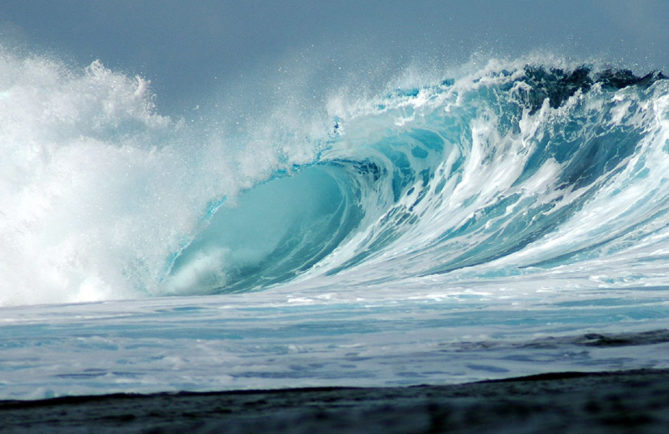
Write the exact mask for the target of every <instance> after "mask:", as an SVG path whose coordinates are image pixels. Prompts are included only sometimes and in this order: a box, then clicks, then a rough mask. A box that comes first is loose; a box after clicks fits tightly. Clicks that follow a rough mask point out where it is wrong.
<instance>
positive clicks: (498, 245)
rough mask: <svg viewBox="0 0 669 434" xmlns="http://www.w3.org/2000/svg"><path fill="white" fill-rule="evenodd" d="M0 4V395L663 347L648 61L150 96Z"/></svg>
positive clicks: (324, 379)
mask: <svg viewBox="0 0 669 434" xmlns="http://www.w3.org/2000/svg"><path fill="white" fill-rule="evenodd" d="M310 13H311V12H310ZM313 13H315V12H313ZM286 16H287V15H286ZM6 28H7V27H6V26H5V27H3V23H2V22H0V43H2V44H1V45H0V157H1V158H0V174H1V175H0V240H1V243H0V399H3V400H6V399H19V400H28V399H42V398H51V397H58V396H72V395H98V394H108V393H116V392H126V393H130V392H137V393H152V392H165V391H213V390H217V391H218V390H247V389H278V388H292V387H312V386H319V387H320V386H327V387H330V386H370V387H379V386H409V385H419V384H454V383H464V382H470V381H478V380H486V379H501V378H510V377H515V376H522V375H532V374H541V373H549V372H563V371H591V372H595V371H611V370H626V369H639V368H657V369H667V368H669V330H667V327H668V324H669V280H668V279H667V270H669V182H668V181H669V79H667V77H666V76H665V75H663V74H662V73H661V72H660V71H659V70H656V69H652V68H649V69H643V68H639V66H638V65H636V64H634V65H633V64H630V65H627V64H626V63H625V62H624V61H621V62H617V63H615V64H614V65H612V64H611V63H607V62H605V61H603V60H596V59H595V60H593V58H591V57H588V56H582V57H579V56H560V55H558V54H555V52H549V51H548V50H543V49H542V48H541V47H539V49H537V50H534V52H533V53H532V54H529V55H515V56H496V55H495V53H494V50H492V51H493V53H492V54H489V53H485V54H479V55H478V56H476V57H475V58H473V59H470V60H469V61H463V62H461V63H459V64H452V65H451V66H452V67H450V68H444V69H439V68H437V67H435V65H434V64H428V63H425V64H421V63H420V62H415V61H413V62H412V63H411V65H410V67H407V68H405V69H406V70H405V71H404V73H402V74H399V76H394V77H389V76H383V77H382V75H378V74H377V75H374V74H371V73H370V75H369V77H368V78H367V79H365V78H364V77H365V73H362V72H360V71H358V72H357V73H355V74H353V73H352V74H351V75H348V76H345V77H344V79H342V81H341V82H340V83H335V84H333V82H329V83H328V84H327V86H326V85H325V84H323V85H322V87H319V86H320V85H319V83H320V82H319V81H318V77H319V75H318V74H320V72H318V71H316V73H314V74H315V75H312V76H309V77H310V78H309V79H305V78H304V76H303V75H300V74H299V73H295V75H291V74H293V72H294V71H293V72H291V70H290V68H288V72H285V71H284V70H282V69H281V68H284V67H285V66H281V67H279V68H278V71H279V72H278V73H277V74H278V75H281V76H282V77H283V78H282V79H281V80H279V81H276V82H274V81H272V80H273V79H270V78H267V80H266V81H265V82H264V83H259V84H258V85H257V86H256V85H255V84H254V82H253V80H257V79H258V77H259V76H258V75H257V74H256V75H253V74H249V75H248V76H244V75H241V76H240V77H241V78H239V77H237V78H236V79H235V80H230V81H229V82H227V83H226V87H224V88H225V89H227V90H230V89H232V91H231V92H230V93H228V94H225V92H221V89H220V88H219V89H217V90H215V91H214V90H211V92H210V93H211V95H210V96H211V98H209V99H208V102H207V103H206V104H205V103H203V104H202V106H200V105H193V106H192V107H191V106H189V108H188V110H187V111H179V110H163V109H162V108H161V105H160V101H161V94H160V92H159V90H160V89H161V84H160V83H161V82H160V79H159V80H158V85H157V86H154V84H152V82H151V78H152V77H151V76H148V77H146V76H144V75H142V74H135V73H134V72H133V71H130V70H128V69H125V68H121V67H115V66H108V65H107V64H106V60H105V58H104V57H102V58H100V59H98V60H93V61H87V62H86V63H85V64H81V62H79V61H78V60H76V59H75V60H74V61H73V60H72V59H68V57H67V56H60V55H58V54H57V53H56V54H54V53H53V52H48V50H46V51H40V50H36V49H33V48H28V49H25V48H20V47H19V48H16V47H13V46H12V45H11V44H8V43H6V42H5V40H3V39H2V38H4V37H5V36H6V35H5V34H4V33H3V29H6ZM5 39H6V38H5ZM80 39H81V38H80ZM82 40H83V39H82ZM172 43H173V44H174V42H172ZM245 43H246V42H245ZM250 43H251V42H248V44H250ZM375 43H376V42H375ZM147 44H154V47H155V48H156V49H158V48H160V45H159V44H158V43H157V42H155V41H153V42H150V43H149V42H147ZM169 44H170V43H166V46H168V47H169V46H170V45H169ZM379 46H380V45H379ZM86 49H88V48H86ZM81 50H82V51H83V49H81ZM131 50H132V49H131V48H128V52H131ZM557 51H558V52H559V50H557ZM94 54H95V53H94ZM175 55H177V54H175ZM179 55H180V56H184V55H185V54H184V53H183V50H182V52H181V54H179ZM335 55H338V54H332V56H335ZM164 57H168V56H167V55H165V56H164ZM298 57H299V56H298ZM349 57H350V58H354V57H355V56H354V55H353V54H350V55H349ZM147 58H148V57H147ZM258 58H259V59H264V58H261V56H260V55H258ZM291 59H292V58H291ZM147 62H148V60H147ZM112 63H113V62H112ZM332 65H335V66H332ZM332 65H330V66H328V68H330V69H328V71H329V72H328V74H331V75H332V74H333V73H332V71H339V70H341V69H342V68H341V67H339V68H337V67H336V62H334V61H333V63H332ZM346 65H347V67H348V68H349V69H350V68H351V63H348V64H346ZM196 66H197V67H198V68H199V69H203V67H201V65H196ZM191 67H192V65H191ZM192 68H193V69H194V70H195V69H198V68H196V67H192ZM240 68H241V67H240ZM272 68H274V66H272ZM402 68H404V66H402ZM402 68H400V69H402ZM205 69H206V68H205ZM275 69H276V68H275ZM294 69H295V70H299V71H303V70H305V69H309V68H308V67H306V66H304V65H300V66H299V68H298V67H294ZM175 71H176V69H175ZM275 72H276V71H275ZM312 72H313V71H312ZM170 73H172V74H173V75H174V76H175V77H178V74H177V73H176V72H174V71H171V72H170ZM189 73H190V72H188V70H186V72H184V76H185V77H186V76H188V75H187V74H189ZM193 74H194V73H193ZM213 74H214V73H213V72H212V73H211V75H213ZM230 74H232V73H229V74H228V76H230ZM314 77H315V78H314ZM361 77H362V78H361ZM365 80H367V82H365ZM325 81H326V80H325V79H323V82H325ZM163 83H164V82H163ZM208 83H209V82H207V83H204V86H205V87H206V86H208ZM240 83H241V84H240ZM342 83H343V84H342ZM163 87H165V86H163ZM272 87H273V91H272V92H269V91H268V89H270V88H272ZM185 88H186V87H184V89H185ZM183 92H185V93H186V92H187V91H186V90H183ZM168 93H169V92H168ZM205 93H206V92H205ZM177 94H178V93H175V92H173V95H172V97H173V98H175V99H178V96H174V95H177ZM179 95H180V94H179ZM212 95H213V96H212ZM168 97H170V96H169V95H168ZM189 98H190V99H188V103H189V104H190V102H191V99H193V100H197V99H198V98H197V97H195V96H192V95H191V96H190V97H189ZM217 99H220V101H218V100H217ZM212 101H213V102H212ZM218 102H220V105H219V104H218ZM240 104H241V105H243V106H244V107H242V108H240Z"/></svg>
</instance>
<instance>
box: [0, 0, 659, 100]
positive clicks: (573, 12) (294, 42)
mask: <svg viewBox="0 0 669 434" xmlns="http://www.w3.org/2000/svg"><path fill="white" fill-rule="evenodd" d="M667 17H669V1H665V0H657V1H623V0H608V1H605V0H599V1H595V0H581V1H576V0H566V1H565V0H563V1H476V0H474V1H471V0H470V1H420V0H418V1H393V0H385V1H381V0H368V1H360V0H358V1H295V0H282V1H268V0H265V1H259V0H245V1H234V2H233V1H211V0H205V1H192V2H186V1H175V0H116V1H92V0H59V1H52V0H0V41H1V42H0V43H2V44H4V45H5V46H12V45H13V46H18V47H20V48H22V49H26V50H29V51H31V52H38V53H48V54H49V55H54V56H57V57H60V58H62V59H65V61H67V62H70V63H73V64H81V65H86V64H88V63H90V62H91V61H93V60H95V59H100V60H102V62H103V63H104V64H105V65H107V66H108V67H111V68H113V69H116V70H122V71H125V72H127V73H129V74H141V75H143V76H144V77H146V78H148V79H150V80H151V81H152V87H153V89H154V90H155V92H156V93H157V94H158V103H159V106H160V107H162V108H163V109H165V110H167V111H179V110H183V109H185V108H186V107H191V106H192V105H194V104H197V103H198V102H199V101H204V100H206V99H207V98H208V97H209V96H210V94H211V92H212V89H216V88H221V87H225V86H224V85H221V83H226V82H237V81H243V80H244V79H245V77H262V76H263V74H265V73H270V71H271V72H276V70H278V69H280V68H281V65H282V63H285V62H287V60H286V59H291V60H290V62H293V63H294V62H302V63H304V64H310V63H313V64H315V65H316V66H318V67H320V68H321V69H322V70H323V74H328V73H331V71H336V70H340V69H341V68H342V67H344V68H346V69H347V70H349V71H350V70H352V69H360V70H364V69H370V68H374V67H375V65H376V66H377V67H378V68H380V66H378V65H383V68H386V69H393V68H401V67H404V66H406V65H407V64H409V63H413V64H416V63H420V62H425V63H436V64H440V65H457V64H461V63H464V62H466V61H467V60H468V59H470V57H471V56H472V54H474V53H485V54H486V55H494V56H496V57H513V56H519V55H523V54H527V53H528V52H531V51H537V50H539V51H541V50H546V51H551V52H553V53H556V54H558V55H563V56H568V57H575V58H577V59H578V58H583V59H584V60H586V61H587V60H589V59H592V58H597V59H604V60H606V61H609V62H611V63H613V64H617V65H622V66H625V67H629V68H632V69H637V70H648V69H663V70H665V71H667V70H669V56H668V55H667V47H668V46H669V31H668V30H667V28H666V27H667V20H668V18H667ZM328 71H329V72H328Z"/></svg>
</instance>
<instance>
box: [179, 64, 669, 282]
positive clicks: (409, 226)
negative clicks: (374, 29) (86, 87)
mask: <svg viewBox="0 0 669 434" xmlns="http://www.w3.org/2000/svg"><path fill="white" fill-rule="evenodd" d="M667 89H668V87H667V80H666V77H665V76H663V75H662V74H661V73H650V74H647V75H644V76H636V75H634V74H633V73H631V72H630V71H627V70H611V69H604V70H600V71H593V70H592V68H590V67H585V66H578V67H575V68H571V69H567V68H554V67H548V66H543V65H538V66H532V65H525V66H522V67H518V68H516V69H504V68H500V69H492V70H488V71H481V72H478V73H477V74H474V75H472V76H467V77H463V78H460V79H457V80H450V79H449V80H444V81H442V82H441V83H439V84H436V85H427V86H424V87H421V88H412V89H401V90H396V91H393V92H390V93H389V94H387V95H385V96H382V97H381V98H378V99H373V100H369V101H364V102H362V103H358V104H357V105H356V106H355V107H354V110H352V111H350V112H348V113H341V114H339V115H337V116H336V121H335V122H334V125H333V128H332V131H331V137H330V139H329V140H327V143H326V145H325V147H324V148H323V150H322V151H321V153H320V154H319V157H318V158H317V159H316V160H315V161H314V162H312V163H309V164H307V165H301V166H300V165H298V166H295V167H294V170H292V171H291V173H283V172H282V173H279V174H277V175H276V176H275V177H274V178H273V179H271V180H270V181H268V182H267V183H265V184H262V185H260V186H257V187H254V188H253V189H251V190H249V191H248V192H246V193H244V194H243V195H242V199H241V200H240V204H239V205H238V206H237V207H230V208H225V207H224V208H225V209H224V210H223V211H219V213H220V215H215V216H214V217H213V219H212V221H211V222H210V223H208V224H210V225H211V226H208V227H207V229H205V230H204V231H203V232H201V233H200V234H199V235H197V237H196V238H195V241H194V242H193V243H192V244H191V245H189V247H188V248H187V249H186V250H185V251H184V253H183V254H182V255H181V256H180V257H179V258H178V259H177V260H176V262H175V267H174V268H172V269H171V271H170V273H171V274H172V275H175V276H179V275H184V276H186V275H190V277H189V278H190V279H191V280H188V279H186V280H183V281H182V282H181V283H179V285H180V286H179V288H180V289H179V290H177V291H176V292H181V291H183V290H185V288H186V287H189V288H198V289H196V291H202V290H204V289H205V288H206V291H207V292H221V291H223V292H230V291H234V292H237V291H245V290H251V289H253V290H257V289H263V288H266V287H268V286H269V285H273V284H276V283H280V282H285V281H290V280H292V279H295V278H298V277H299V278H306V277H314V276H325V275H327V276H336V275H338V274H341V273H349V275H354V276H357V277H354V278H353V279H354V281H355V280H356V279H358V283H362V282H364V281H365V280H367V281H372V280H378V279H382V280H387V281H388V280H393V279H402V278H406V277H411V276H418V277H419V276H429V275H439V274H448V273H452V272H454V271H457V270H463V269H469V270H471V269H473V270H476V269H477V267H478V268H481V267H483V269H486V270H487V271H485V273H488V275H489V273H490V270H489V269H490V267H491V266H493V268H495V267H494V265H495V264H497V263H499V264H501V266H498V267H496V271H493V275H509V274H518V273H525V272H527V271H526V270H529V269H537V268H543V269H545V268H555V267H559V266H564V265H566V264H570V263H573V262H578V261H583V260H586V259H592V258H599V259H603V260H605V259H606V257H607V256H608V255H612V254H614V253H615V254H620V252H621V251H626V250H628V249H635V250H636V251H637V253H638V252H639V251H641V250H642V248H643V246H644V243H646V242H647V241H648V240H649V239H651V238H653V237H655V238H657V239H660V240H661V241H657V240H654V241H653V243H654V244H655V247H657V244H658V243H659V244H660V245H661V246H664V245H665V244H664V243H665V241H664V240H665V233H664V230H665V228H666V227H667V224H668V223H669V220H667V201H666V198H667V194H668V193H669V191H668V190H667V188H666V187H665V185H664V184H665V182H664V179H665V174H666V173H667V172H666V168H667V167H666V163H665V160H666V153H665V149H664V147H665V141H666V135H667V131H666V119H667V114H666V107H667V105H666V100H667ZM264 190H272V191H274V193H275V194H273V197H275V198H278V199H277V200H278V202H277V203H276V204H274V205H271V206H268V207H267V208H264V209H256V210H255V211H250V208H251V207H253V205H251V204H252V203H265V204H267V203H269V202H270V201H268V200H267V198H264V196H263V193H262V191H264ZM614 204H615V205H614ZM281 207H287V208H290V209H291V210H292V211H293V213H292V214H291V216H290V217H285V218H284V219H276V218H275V217H273V215H274V214H275V213H277V212H279V211H276V210H278V209H279V208H281ZM314 207H315V208H318V211H314ZM279 213H280V212H279ZM251 214H253V215H254V216H255V217H253V218H249V216H250V215H251ZM236 220H242V221H244V225H245V229H244V230H243V231H242V232H243V233H246V234H247V235H245V237H243V238H244V239H240V240H237V241H231V240H227V239H225V240H224V238H225V237H226V235H225V234H227V233H230V232H234V233H237V232H239V231H238V226H236V223H235V221H236ZM212 228H213V229H212ZM268 228H269V230H270V231H274V233H275V234H274V235H276V233H281V234H282V235H281V237H279V238H277V239H276V241H275V242H272V243H270V244H271V245H270V246H259V245H257V244H256V245H250V244H252V243H249V242H248V239H250V238H252V237H253V234H256V235H257V234H259V233H263V231H265V232H266V230H267V229H268ZM261 238H263V239H265V240H266V239H268V238H271V237H270V235H268V234H265V235H263V236H261ZM204 240H206V241H204ZM211 245H216V246H218V247H219V248H223V249H224V250H225V254H220V255H219V256H218V257H217V259H216V260H215V261H213V262H215V264H216V265H212V268H206V267H204V266H203V265H201V264H202V263H205V262H206V263H208V261H209V262H212V257H213V256H215V255H210V254H208V253H206V252H207V251H208V250H207V249H211ZM249 250H252V251H253V252H254V253H255V255H256V256H255V257H252V256H253V255H247V256H245V257H244V258H242V256H243V255H244V253H240V252H248V251H249ZM642 256H643V255H642ZM637 259H640V258H637ZM205 268H206V270H205ZM483 269H482V271H481V273H484V271H483ZM202 270H205V271H202ZM485 273H484V274H485ZM500 273H501V274H500ZM193 276H195V277H193ZM363 276H364V277H363ZM192 279H195V280H192ZM205 281H206V282H207V283H206V284H204V283H203V282H205ZM183 282H186V283H183Z"/></svg>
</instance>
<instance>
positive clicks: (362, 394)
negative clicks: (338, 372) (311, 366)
mask: <svg viewBox="0 0 669 434" xmlns="http://www.w3.org/2000/svg"><path fill="white" fill-rule="evenodd" d="M0 421H2V424H1V425H0V432H25V433H28V432H30V433H33V432H67V433H72V432H75V433H76V432H95V433H100V432H117V431H123V432H144V433H177V432H198V433H214V432H228V433H258V432H272V433H274V432H290V433H312V432H319V433H322V432H337V433H340V432H346V433H366V432H384V433H404V432H411V433H436V432H463V433H480V432H487V433H517V432H525V433H530V432H542V433H560V434H564V433H571V432H574V433H581V432H594V433H616V432H644V433H664V432H666V427H667V426H669V371H667V370H637V371H623V372H600V373H583V372H562V373H549V374H542V375H535V376H531V377H521V378H513V379H506V380H499V381H484V382H479V383H469V384H460V385H450V386H416V387H390V388H311V389H285V390H271V391H233V392H218V393H186V392H184V393H159V394H154V395H132V394H116V395H103V396H83V397H64V398H55V399H49V400H42V401H4V402H2V401H0Z"/></svg>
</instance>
